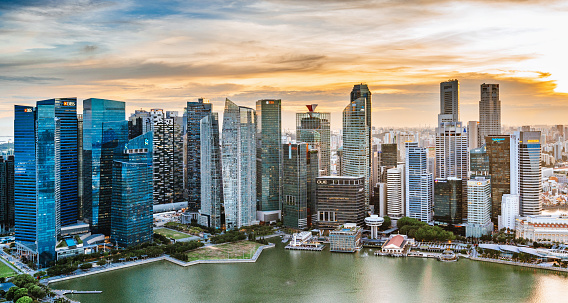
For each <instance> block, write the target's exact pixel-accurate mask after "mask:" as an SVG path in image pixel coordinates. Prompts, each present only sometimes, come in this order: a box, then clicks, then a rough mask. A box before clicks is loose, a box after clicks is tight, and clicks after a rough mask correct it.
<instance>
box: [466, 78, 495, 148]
mask: <svg viewBox="0 0 568 303" xmlns="http://www.w3.org/2000/svg"><path fill="white" fill-rule="evenodd" d="M500 134H501V100H499V84H485V83H483V84H481V100H480V101H479V139H478V141H477V142H478V144H479V146H481V144H482V143H484V142H485V137H487V136H489V135H500ZM470 142H471V141H470Z"/></svg>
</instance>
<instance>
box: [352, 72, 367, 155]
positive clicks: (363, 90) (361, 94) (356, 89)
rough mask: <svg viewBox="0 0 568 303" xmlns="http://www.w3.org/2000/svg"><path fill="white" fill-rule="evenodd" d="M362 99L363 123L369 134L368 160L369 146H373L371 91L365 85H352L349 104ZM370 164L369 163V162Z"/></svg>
mask: <svg viewBox="0 0 568 303" xmlns="http://www.w3.org/2000/svg"><path fill="white" fill-rule="evenodd" d="M359 98H363V100H364V109H365V123H366V125H367V132H368V133H369V138H368V141H369V143H368V145H369V148H368V152H369V159H371V157H372V154H371V153H372V150H371V145H372V144H373V138H372V137H371V134H372V123H371V110H372V102H371V91H370V90H369V87H368V86H367V84H363V83H361V84H355V85H353V89H352V90H351V98H350V101H351V103H353V102H355V100H357V99H359ZM369 163H370V162H369Z"/></svg>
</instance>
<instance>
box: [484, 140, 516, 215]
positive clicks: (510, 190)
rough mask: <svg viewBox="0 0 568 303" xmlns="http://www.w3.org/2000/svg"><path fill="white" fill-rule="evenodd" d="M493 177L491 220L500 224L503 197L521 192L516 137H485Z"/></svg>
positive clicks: (490, 171)
mask: <svg viewBox="0 0 568 303" xmlns="http://www.w3.org/2000/svg"><path fill="white" fill-rule="evenodd" d="M485 147H486V152H487V157H488V159H489V175H490V176H491V219H492V221H493V222H494V223H495V222H498V217H499V215H501V201H502V197H503V195H506V194H518V192H519V142H518V136H516V135H489V136H486V137H485Z"/></svg>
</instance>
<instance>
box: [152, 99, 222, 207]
mask: <svg viewBox="0 0 568 303" xmlns="http://www.w3.org/2000/svg"><path fill="white" fill-rule="evenodd" d="M150 118H151V121H152V124H151V127H147V128H146V129H145V130H146V132H147V131H152V133H153V134H154V138H153V150H154V152H153V155H152V157H153V164H152V165H153V168H154V173H153V182H154V194H153V200H154V204H165V203H175V202H181V201H184V199H183V118H182V117H178V113H177V112H175V111H166V112H164V110H162V109H152V110H150ZM217 138H218V135H217Z"/></svg>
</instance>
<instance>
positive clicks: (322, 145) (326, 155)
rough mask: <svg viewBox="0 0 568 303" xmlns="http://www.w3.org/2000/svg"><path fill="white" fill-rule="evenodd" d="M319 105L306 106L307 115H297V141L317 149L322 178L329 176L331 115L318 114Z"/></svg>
mask: <svg viewBox="0 0 568 303" xmlns="http://www.w3.org/2000/svg"><path fill="white" fill-rule="evenodd" d="M316 106H317V104H310V105H306V107H307V108H308V112H307V113H297V114H296V141H297V142H306V143H308V144H309V145H310V149H317V150H318V153H319V162H320V163H319V166H320V171H321V173H320V176H329V175H330V172H331V162H330V155H331V149H330V143H331V134H330V129H329V127H330V117H331V114H330V113H320V112H316V111H315V109H316Z"/></svg>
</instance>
